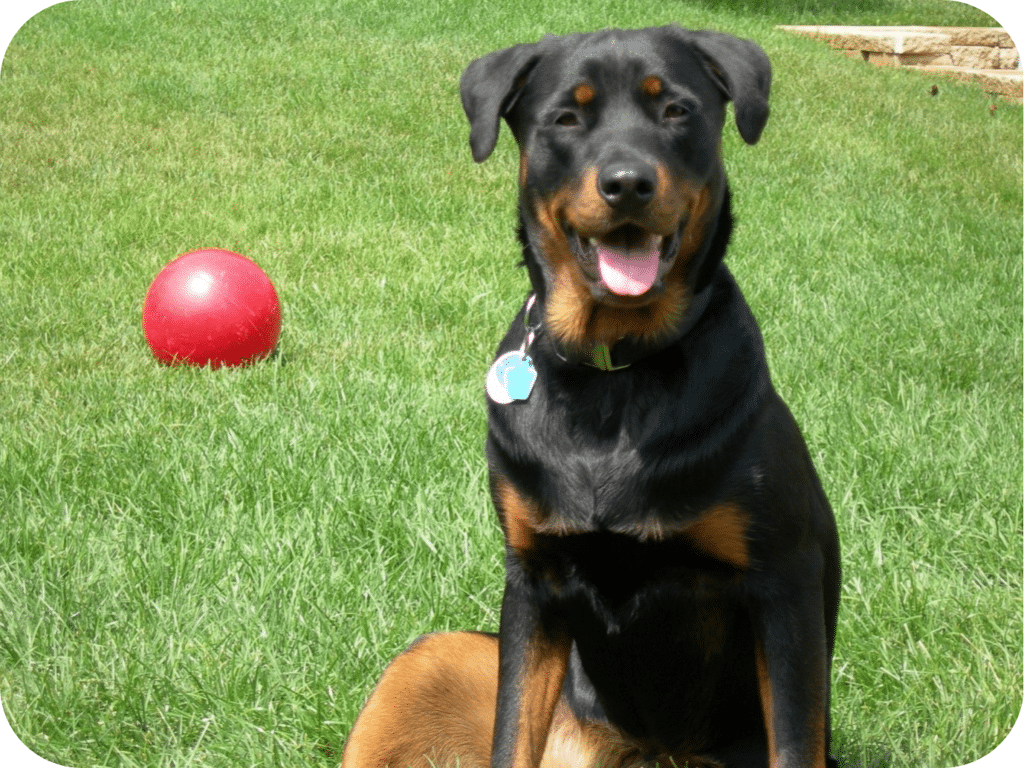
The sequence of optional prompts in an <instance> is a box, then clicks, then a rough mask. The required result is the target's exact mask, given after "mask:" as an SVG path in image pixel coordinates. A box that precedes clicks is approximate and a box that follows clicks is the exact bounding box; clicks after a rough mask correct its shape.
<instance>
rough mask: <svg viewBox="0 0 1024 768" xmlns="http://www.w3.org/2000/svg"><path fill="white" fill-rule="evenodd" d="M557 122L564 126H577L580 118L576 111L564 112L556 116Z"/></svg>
mask: <svg viewBox="0 0 1024 768" xmlns="http://www.w3.org/2000/svg"><path fill="white" fill-rule="evenodd" d="M555 122H556V123H557V124H558V125H560V126H562V127H563V128H575V127H576V126H577V125H579V124H580V119H579V118H578V117H576V114H575V113H574V112H563V113H562V114H560V115H559V116H558V117H556V118H555Z"/></svg>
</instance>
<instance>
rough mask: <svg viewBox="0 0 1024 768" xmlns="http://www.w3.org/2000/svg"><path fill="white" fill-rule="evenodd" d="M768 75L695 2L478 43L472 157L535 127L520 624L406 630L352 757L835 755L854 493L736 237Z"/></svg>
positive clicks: (504, 459)
mask: <svg viewBox="0 0 1024 768" xmlns="http://www.w3.org/2000/svg"><path fill="white" fill-rule="evenodd" d="M770 82H771V70H770V67H769V63H768V60H767V58H766V57H765V55H764V53H763V51H762V50H761V49H760V48H759V47H758V46H756V45H754V44H753V43H751V42H749V41H746V40H741V39H738V38H735V37H731V36H729V35H723V34H718V33H714V32H707V31H704V32H694V31H688V30H683V29H679V28H676V27H666V28H660V29H649V30H640V31H619V30H607V31H603V32H597V33H593V34H585V35H574V36H569V37H547V38H544V39H543V40H541V41H540V42H538V43H535V44H529V45H517V46H514V47H512V48H508V49H506V50H501V51H497V52H495V53H492V54H490V55H489V56H485V57H483V58H481V59H478V60H477V61H474V62H473V63H472V64H470V65H469V67H468V68H467V69H466V72H465V74H464V75H463V77H462V86H461V89H462V101H463V105H464V107H465V110H466V114H467V115H468V117H469V121H470V123H471V126H472V131H471V135H470V145H471V147H472V150H473V157H474V159H476V160H477V161H478V162H479V161H482V160H484V159H486V158H487V157H488V156H489V155H490V154H491V152H492V150H493V149H494V146H495V142H496V141H497V137H498V129H499V124H500V120H501V119H502V118H504V119H505V121H506V122H507V124H508V126H509V127H510V128H511V130H512V134H513V135H514V136H515V139H516V141H517V142H518V145H519V150H520V169H519V192H520V206H519V209H520V217H521V224H522V226H521V238H522V241H523V252H524V254H525V264H526V267H527V269H528V272H529V276H530V282H531V284H532V294H531V296H530V298H529V300H528V301H527V302H526V303H525V304H524V306H523V307H522V308H521V309H520V311H519V314H518V316H517V317H516V319H515V321H514V322H513V323H512V326H511V328H510V329H509V331H508V333H507V335H506V336H505V338H504V340H503V341H502V342H501V345H500V347H499V349H498V355H499V360H507V359H508V358H506V357H505V356H506V355H508V354H509V353H512V359H513V362H515V363H517V364H518V366H519V368H518V369H517V371H516V372H515V377H516V382H512V378H511V377H512V376H513V373H512V372H511V371H512V369H511V368H506V369H503V370H502V371H496V370H495V369H492V372H491V375H490V376H489V377H488V394H489V395H490V401H489V407H490V428H489V434H488V439H487V457H488V461H489V464H490V477H491V494H492V496H493V500H494V504H495V507H496V508H497V511H498V516H499V518H500V520H501V525H502V529H503V531H504V534H505V542H506V553H505V556H506V582H505V595H504V600H503V602H502V607H501V622H500V631H499V633H498V634H497V635H487V634H480V633H451V634H439V635H430V636H426V637H424V638H421V639H420V640H418V641H417V642H416V643H415V644H413V646H412V647H411V648H410V649H409V650H408V651H406V652H405V653H404V654H402V655H401V656H399V657H398V658H397V659H396V660H395V661H394V662H393V663H392V665H391V666H390V667H389V668H388V669H387V670H386V671H385V673H384V676H383V678H382V679H381V681H380V683H379V684H378V686H377V688H376V690H375V691H374V693H373V695H372V696H371V698H370V700H369V701H368V703H367V704H366V707H365V708H364V710H363V712H362V714H361V715H360V717H359V719H358V721H357V722H356V725H355V727H354V728H353V731H352V733H351V735H350V738H349V742H348V745H347V748H346V752H345V757H344V761H343V766H344V768H369V767H370V766H374V767H376V766H384V765H390V766H392V768H404V766H406V765H412V766H428V765H438V766H440V765H460V766H462V768H467V767H468V766H486V765H490V766H493V767H494V768H512V767H513V766H514V767H515V768H528V767H529V768H534V767H535V766H544V767H545V768H555V767H556V766H557V767H558V768H616V767H618V766H632V765H647V766H655V765H657V766H659V767H660V768H668V767H669V766H678V767H679V768H682V766H684V765H689V766H691V768H696V767H697V766H705V767H710V766H728V767H730V768H731V767H733V766H737V767H739V766H743V767H748V766H750V767H753V766H770V767H771V768H783V767H785V768H821V767H822V766H825V765H826V764H832V763H831V761H830V760H829V759H828V750H829V736H830V729H829V680H830V668H831V659H832V647H833V640H834V635H835V626H836V612H837V606H838V597H839V547H838V542H837V537H836V528H835V521H834V519H833V516H832V512H831V510H830V508H829V504H828V501H827V500H826V498H825V494H824V492H823V491H822V488H821V484H820V483H819V481H818V478H817V475H816V474H815V470H814V467H813V466H812V464H811V460H810V458H809V456H808V452H807V449H806V447H805V445H804V441H803V439H802V437H801V435H800V432H799V430H798V428H797V426H796V424H795V422H794V421H793V418H792V416H791V415H790V413H789V411H788V409H787V408H786V406H785V405H784V403H783V402H782V400H781V399H780V398H779V396H778V395H777V394H776V393H775V391H774V390H773V388H772V385H771V382H770V380H769V376H768V369H767V366H766V363H765V355H764V349H763V346H762V341H761V335H760V332H759V330H758V328H757V325H756V323H755V321H754V318H753V316H752V314H751V312H750V309H749V308H748V306H747V304H746V302H745V301H744V299H743V297H742V295H741V294H740V291H739V289H738V288H737V286H736V283H735V282H734V280H733V278H732V276H731V275H730V273H729V271H728V270H727V269H726V267H725V266H724V265H723V264H722V258H723V256H724V255H725V251H726V246H727V244H728V242H729V235H730V231H731V228H732V216H731V214H730V205H729V188H728V184H727V182H726V174H725V169H724V167H723V162H722V153H721V138H722V130H723V126H724V123H725V121H726V103H727V102H728V101H730V100H731V101H732V102H733V105H734V111H735V121H736V125H737V127H738V128H739V132H740V135H741V136H742V137H743V139H744V140H746V142H747V143H749V144H754V143H755V142H756V141H757V140H758V138H759V137H760V135H761V131H762V129H763V128H764V126H765V122H766V121H767V119H768V101H767V99H768V91H769V86H770ZM524 366H525V367H524ZM514 367H515V366H513V368H514ZM534 373H535V374H536V377H535V380H532V379H533V374H534Z"/></svg>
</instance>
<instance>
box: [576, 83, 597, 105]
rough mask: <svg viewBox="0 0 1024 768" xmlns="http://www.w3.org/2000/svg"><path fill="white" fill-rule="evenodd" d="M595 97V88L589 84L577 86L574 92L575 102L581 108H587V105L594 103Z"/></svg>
mask: <svg viewBox="0 0 1024 768" xmlns="http://www.w3.org/2000/svg"><path fill="white" fill-rule="evenodd" d="M594 95H595V93H594V86H592V85H589V84H587V83H582V84H581V85H577V86H576V88H575V89H573V92H572V98H573V100H574V101H575V102H576V103H577V104H579V105H580V106H581V107H585V106H587V104H589V103H590V102H592V101H593V100H594Z"/></svg>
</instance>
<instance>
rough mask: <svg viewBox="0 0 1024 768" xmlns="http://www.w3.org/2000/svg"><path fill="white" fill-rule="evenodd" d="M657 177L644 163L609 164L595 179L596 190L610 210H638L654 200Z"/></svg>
mask: <svg viewBox="0 0 1024 768" xmlns="http://www.w3.org/2000/svg"><path fill="white" fill-rule="evenodd" d="M657 188H658V175H657V173H656V172H655V170H654V168H652V167H651V166H649V165H647V164H645V163H611V164H609V165H606V166H605V167H604V168H603V169H602V170H601V173H600V174H599V175H598V177H597V190H598V192H600V193H601V197H602V198H604V201H605V202H606V203H608V205H610V206H611V207H612V208H615V209H617V210H620V211H629V210H638V209H640V208H643V207H644V206H645V205H647V204H648V203H649V202H651V200H653V199H654V193H655V191H656V190H657Z"/></svg>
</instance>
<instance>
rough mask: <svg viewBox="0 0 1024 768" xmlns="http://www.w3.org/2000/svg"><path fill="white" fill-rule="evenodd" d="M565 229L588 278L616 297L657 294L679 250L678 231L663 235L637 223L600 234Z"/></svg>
mask: <svg viewBox="0 0 1024 768" xmlns="http://www.w3.org/2000/svg"><path fill="white" fill-rule="evenodd" d="M566 229H567V230H568V234H569V240H570V242H571V243H572V244H573V249H574V251H575V252H576V257H577V259H578V260H579V262H580V265H581V266H582V267H583V271H584V273H586V275H587V277H588V278H590V280H591V281H592V282H594V283H598V282H599V283H600V284H601V286H603V288H604V289H605V290H606V291H608V292H610V293H613V294H616V295H617V296H629V297H637V296H643V295H644V294H647V293H651V292H655V293H657V292H658V290H657V289H658V288H659V286H660V285H661V278H662V277H663V276H664V275H665V273H666V272H668V270H669V269H670V268H671V267H672V262H673V261H674V259H675V254H676V253H677V252H678V250H679V246H678V244H679V233H678V231H677V232H676V233H675V234H673V235H672V236H671V237H663V236H661V235H658V234H654V233H652V232H648V231H647V230H645V229H643V228H642V227H639V226H637V225H635V224H623V225H622V226H620V227H617V228H615V229H613V230H612V231H610V232H608V233H606V234H604V235H601V236H600V237H584V236H583V235H581V234H578V233H576V232H575V231H573V230H572V229H571V228H570V227H567V228H566ZM593 287H596V286H593ZM593 287H592V289H593Z"/></svg>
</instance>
